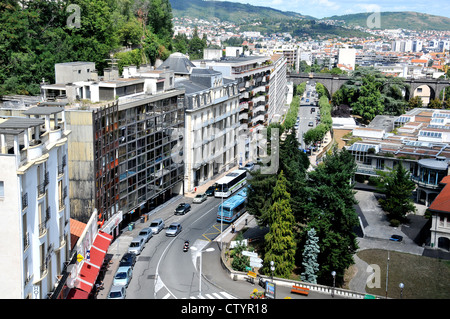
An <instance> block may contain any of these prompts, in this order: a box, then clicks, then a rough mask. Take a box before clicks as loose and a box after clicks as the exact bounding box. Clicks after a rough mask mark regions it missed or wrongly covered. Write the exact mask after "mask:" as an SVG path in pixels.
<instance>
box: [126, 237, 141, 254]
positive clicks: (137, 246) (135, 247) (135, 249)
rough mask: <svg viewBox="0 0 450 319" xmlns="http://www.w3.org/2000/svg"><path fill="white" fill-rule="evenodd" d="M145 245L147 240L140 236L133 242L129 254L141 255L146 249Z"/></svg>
mask: <svg viewBox="0 0 450 319" xmlns="http://www.w3.org/2000/svg"><path fill="white" fill-rule="evenodd" d="M144 244H145V239H144V238H142V237H141V236H138V237H136V238H134V239H133V240H132V241H131V243H130V246H129V247H128V252H129V253H133V254H136V255H139V254H140V253H141V252H142V250H143V249H144Z"/></svg>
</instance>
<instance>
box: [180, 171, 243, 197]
mask: <svg viewBox="0 0 450 319" xmlns="http://www.w3.org/2000/svg"><path fill="white" fill-rule="evenodd" d="M238 168H239V165H236V166H234V167H231V168H230V169H229V170H228V171H225V172H223V173H221V174H219V175H216V176H213V177H212V178H211V179H210V180H209V181H207V182H206V183H204V184H203V185H200V186H197V187H196V188H197V191H193V192H186V193H185V194H184V196H185V197H190V198H194V197H195V196H196V195H197V194H202V193H204V192H206V190H207V189H208V187H209V186H212V185H214V184H215V183H216V182H217V181H218V180H219V179H220V178H222V177H223V176H225V175H226V174H228V173H229V172H231V171H234V170H236V169H238Z"/></svg>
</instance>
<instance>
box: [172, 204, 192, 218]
mask: <svg viewBox="0 0 450 319" xmlns="http://www.w3.org/2000/svg"><path fill="white" fill-rule="evenodd" d="M190 210H191V205H190V204H188V203H181V204H180V205H178V207H177V208H175V215H178V214H183V215H184V214H186V213H187V212H189V211H190Z"/></svg>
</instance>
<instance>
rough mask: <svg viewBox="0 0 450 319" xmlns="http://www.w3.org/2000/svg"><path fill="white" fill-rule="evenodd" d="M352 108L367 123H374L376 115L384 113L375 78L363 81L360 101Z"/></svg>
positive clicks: (370, 77) (369, 77)
mask: <svg viewBox="0 0 450 319" xmlns="http://www.w3.org/2000/svg"><path fill="white" fill-rule="evenodd" d="M351 107H352V109H353V112H354V113H356V114H357V115H359V116H361V117H362V119H363V121H364V122H366V123H367V122H370V121H372V120H373V119H374V118H375V116H376V115H379V114H382V113H383V111H384V106H383V104H382V103H381V93H380V91H379V88H378V87H377V84H376V82H375V77H374V76H371V75H369V76H367V77H365V78H363V79H362V85H361V87H360V89H359V96H358V99H357V100H356V102H354V103H353V104H352V105H351Z"/></svg>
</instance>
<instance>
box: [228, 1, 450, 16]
mask: <svg viewBox="0 0 450 319" xmlns="http://www.w3.org/2000/svg"><path fill="white" fill-rule="evenodd" d="M229 1H230V2H239V3H244V4H250V5H254V6H261V7H270V8H273V9H276V10H281V11H292V12H297V13H301V14H303V15H309V16H312V17H314V18H318V19H322V18H325V17H331V16H334V15H346V14H355V13H365V12H402V11H404V12H406V11H414V12H419V13H426V14H431V15H437V16H444V17H450V14H449V12H450V10H449V9H450V2H448V1H445V2H436V3H429V2H422V1H417V0H414V1H406V0H398V1H387V0H381V1H366V0H364V1H354V0H343V1H333V0H311V1H307V0H293V1H292V0H291V1H287V0H229Z"/></svg>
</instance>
